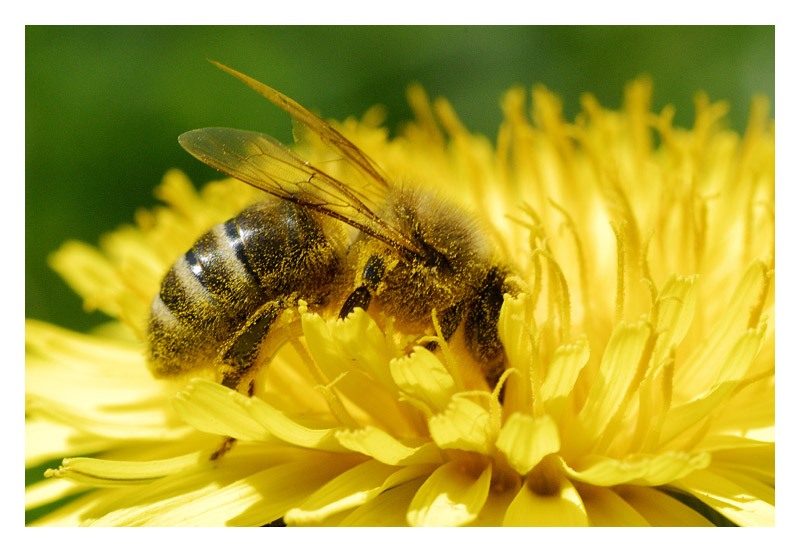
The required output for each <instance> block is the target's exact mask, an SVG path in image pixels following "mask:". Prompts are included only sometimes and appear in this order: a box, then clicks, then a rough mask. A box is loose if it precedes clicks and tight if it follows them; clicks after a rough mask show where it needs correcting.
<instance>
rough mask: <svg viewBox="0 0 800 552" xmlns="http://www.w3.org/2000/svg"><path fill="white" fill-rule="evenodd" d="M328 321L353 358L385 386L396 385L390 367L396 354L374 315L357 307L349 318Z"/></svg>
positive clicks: (356, 364) (333, 336) (341, 343)
mask: <svg viewBox="0 0 800 552" xmlns="http://www.w3.org/2000/svg"><path fill="white" fill-rule="evenodd" d="M328 325H329V327H330V329H331V337H332V338H333V340H334V341H335V342H336V343H338V344H339V346H340V347H341V349H342V352H343V353H344V355H345V356H346V357H347V358H348V359H349V360H350V362H352V363H353V364H354V365H355V366H356V367H357V368H358V369H360V370H362V371H363V372H364V373H366V374H369V376H370V377H372V378H373V379H375V381H377V382H378V383H380V384H381V386H382V387H384V388H386V389H391V390H396V389H397V386H396V385H395V383H394V380H393V379H392V374H391V371H390V370H389V363H390V361H391V360H392V358H394V356H395V355H393V354H392V351H390V349H389V343H388V342H387V338H386V335H384V333H383V332H382V331H381V329H380V328H379V327H378V324H376V323H375V321H374V320H373V319H372V317H371V316H369V315H367V313H366V312H364V311H363V310H362V309H356V310H355V311H354V312H353V313H351V314H350V315H349V316H348V317H347V318H346V319H344V320H339V319H337V320H335V321H330V322H328Z"/></svg>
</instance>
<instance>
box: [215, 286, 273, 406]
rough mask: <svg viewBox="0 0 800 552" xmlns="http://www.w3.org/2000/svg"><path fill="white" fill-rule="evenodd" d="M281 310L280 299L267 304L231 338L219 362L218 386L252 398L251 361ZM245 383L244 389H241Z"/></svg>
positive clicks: (252, 362) (255, 357) (253, 359)
mask: <svg viewBox="0 0 800 552" xmlns="http://www.w3.org/2000/svg"><path fill="white" fill-rule="evenodd" d="M284 310H286V302H285V301H283V300H281V299H276V300H274V301H269V302H267V303H266V304H264V306H262V307H261V308H260V309H258V311H256V313H255V314H254V315H253V316H251V317H250V319H249V320H248V321H247V323H246V324H245V325H244V328H243V329H242V330H241V331H239V332H238V333H237V334H236V335H235V336H234V337H233V339H232V340H231V341H230V342H229V344H228V346H227V347H226V348H225V349H224V350H223V352H222V354H221V355H220V359H219V365H220V367H221V369H220V371H221V372H222V385H224V386H225V387H230V388H231V389H234V390H236V391H242V392H246V394H247V395H248V396H252V394H253V379H252V378H253V368H254V367H255V362H256V360H257V359H258V355H259V353H260V352H261V346H262V344H263V343H264V338H265V337H266V336H267V334H268V333H269V331H270V328H271V327H272V325H273V324H274V323H275V320H277V318H278V317H279V316H280V315H281V313H282V312H283V311H284ZM245 383H247V387H246V388H245V389H242V387H243V386H244V384H245Z"/></svg>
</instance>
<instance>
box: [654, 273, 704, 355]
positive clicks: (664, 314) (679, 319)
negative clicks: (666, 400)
mask: <svg viewBox="0 0 800 552" xmlns="http://www.w3.org/2000/svg"><path fill="white" fill-rule="evenodd" d="M697 280H698V279H697V277H696V276H690V277H683V276H676V275H675V274H670V275H669V277H668V278H667V281H666V282H665V283H664V286H663V287H662V288H661V291H660V292H659V294H658V297H657V298H656V301H657V302H658V320H657V322H656V329H657V331H658V332H659V336H658V341H657V342H656V346H655V349H654V351H653V362H654V364H655V365H656V366H657V365H659V364H660V363H661V362H662V361H663V360H664V359H665V358H666V356H667V354H668V353H669V350H670V348H671V347H674V346H677V345H678V343H680V342H681V341H682V340H683V337H684V336H685V335H686V332H687V331H688V329H689V325H690V324H691V322H692V319H693V318H694V310H695V306H696V304H697Z"/></svg>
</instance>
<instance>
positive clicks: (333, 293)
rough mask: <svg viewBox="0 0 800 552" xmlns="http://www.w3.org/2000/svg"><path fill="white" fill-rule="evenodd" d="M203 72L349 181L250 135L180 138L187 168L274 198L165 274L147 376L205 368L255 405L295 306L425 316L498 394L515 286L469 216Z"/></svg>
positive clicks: (215, 233) (336, 139)
mask: <svg viewBox="0 0 800 552" xmlns="http://www.w3.org/2000/svg"><path fill="white" fill-rule="evenodd" d="M212 63H215V65H217V66H218V67H220V68H221V69H223V70H224V71H226V72H228V73H230V74H231V75H233V76H235V77H237V78H238V79H240V80H241V81H243V82H244V83H245V84H247V85H249V86H250V87H251V88H253V89H254V90H255V91H256V92H258V93H259V94H261V95H263V96H264V97H266V98H267V99H268V100H270V101H271V102H272V103H274V104H275V105H277V106H278V107H280V108H281V109H283V110H285V111H287V112H288V113H289V114H290V115H291V116H292V117H293V118H294V119H295V121H296V122H298V123H300V124H302V125H304V126H305V127H306V128H307V129H309V130H310V131H311V133H313V134H314V135H316V136H317V137H318V138H319V139H320V140H321V141H322V142H323V143H324V144H325V145H327V147H329V148H330V149H331V150H332V151H333V152H334V153H335V154H336V155H337V156H339V157H340V158H341V159H342V160H343V161H344V162H346V163H347V165H349V167H350V169H352V170H353V171H355V174H356V175H358V178H356V179H354V181H357V182H358V184H355V183H350V184H348V183H345V182H341V181H340V180H338V179H337V178H334V177H333V176H331V175H330V174H328V173H326V172H325V171H324V170H322V169H321V168H320V167H317V166H314V165H312V164H311V163H309V162H308V161H306V160H304V159H303V158H301V157H300V156H299V155H298V154H296V153H295V152H293V151H292V150H290V149H289V148H287V147H286V146H284V145H283V144H281V143H280V142H278V141H277V140H275V139H274V138H271V137H269V136H266V135H264V134H260V133H257V132H249V131H244V130H234V129H229V128H203V129H199V130H193V131H190V132H186V133H184V134H182V135H181V136H180V137H179V138H178V141H179V143H180V145H181V146H182V147H183V148H184V149H185V150H186V151H188V152H189V153H190V154H192V155H193V156H194V157H196V158H197V159H199V160H200V161H202V162H204V163H206V164H207V165H209V166H211V167H213V168H215V169H217V170H219V171H221V172H223V173H225V174H227V175H229V176H232V177H234V178H236V179H239V180H241V181H243V182H245V183H247V184H250V185H252V186H254V187H256V188H258V189H260V190H263V191H264V192H267V194H268V196H267V197H269V198H271V199H269V200H267V201H264V202H260V203H256V204H254V205H253V206H251V207H249V208H247V209H245V210H244V211H242V212H241V213H239V214H238V215H237V216H235V217H234V218H232V219H230V220H228V221H227V222H223V223H221V224H218V225H217V226H214V227H213V228H212V229H211V230H209V231H208V232H207V233H205V234H204V235H202V236H201V237H200V238H199V239H198V240H197V242H196V243H195V244H194V245H193V246H192V248H191V249H189V251H187V252H186V253H185V254H184V255H183V256H181V257H180V258H179V259H178V260H177V261H175V263H174V264H173V265H172V267H171V268H170V269H169V271H168V272H167V274H166V276H165V277H164V279H163V281H162V283H161V289H160V292H159V294H158V295H157V296H156V298H155V299H154V301H153V304H152V309H151V315H150V320H149V327H148V341H149V361H150V368H151V371H152V372H153V374H154V375H155V376H157V377H169V376H176V375H181V374H185V373H189V372H191V371H194V370H196V369H199V368H201V367H207V366H214V367H215V369H216V371H217V373H218V377H219V378H221V381H222V384H223V385H225V386H227V387H230V388H232V389H236V390H239V391H242V392H248V393H251V394H252V392H253V391H252V383H251V382H252V380H253V377H254V374H253V372H254V369H255V366H256V365H257V359H258V357H259V354H260V352H261V349H262V347H263V346H264V343H265V341H266V338H267V337H268V336H269V335H270V333H271V332H272V331H273V330H274V328H275V326H276V321H277V320H278V319H279V317H280V316H281V314H282V313H283V312H284V311H286V310H287V309H289V308H292V307H296V306H297V304H298V302H299V301H301V300H302V301H305V303H306V304H307V305H308V307H307V308H308V309H309V310H310V311H312V312H313V311H321V310H322V309H324V308H327V309H332V311H331V312H336V311H338V312H339V317H340V318H345V317H347V316H348V315H349V314H350V313H352V312H353V311H354V310H355V309H357V308H361V309H364V310H366V309H367V308H368V307H369V306H370V305H372V304H375V305H377V306H378V307H379V308H380V309H381V310H382V311H383V312H384V313H385V314H386V315H388V316H391V317H393V318H394V319H395V320H396V321H398V322H399V324H400V325H401V326H404V327H407V328H424V327H426V326H429V324H430V323H431V320H432V313H433V312H434V311H435V313H436V314H437V318H438V320H439V322H440V329H441V333H442V336H443V337H444V339H446V340H448V341H449V340H450V339H451V338H452V337H453V335H454V334H455V333H456V330H457V329H458V328H459V327H463V338H464V340H465V341H464V344H465V346H466V348H467V349H468V350H469V351H470V353H471V354H472V356H473V357H474V358H475V359H476V360H477V361H478V362H479V363H480V365H481V366H482V370H483V373H484V376H485V378H486V380H487V382H489V384H490V385H492V384H493V383H496V382H497V380H498V378H499V374H500V372H501V370H502V366H503V362H504V351H503V347H502V344H501V342H500V339H499V336H498V332H497V323H498V318H499V315H500V307H501V306H502V303H503V297H504V294H506V293H511V294H512V295H516V294H517V293H518V292H519V288H518V286H517V285H516V284H515V283H514V278H513V272H512V271H511V269H510V268H509V267H507V266H506V265H504V264H502V263H500V262H499V261H498V258H497V254H496V252H495V249H494V248H493V247H492V245H491V244H490V242H489V241H488V240H487V238H486V233H485V232H482V231H481V229H480V227H479V225H478V224H477V222H476V220H475V217H474V216H473V215H471V214H470V213H469V212H467V211H465V210H463V209H461V208H459V207H457V206H455V205H453V204H452V203H451V202H448V201H446V200H444V199H442V198H439V197H436V196H435V195H434V194H433V193H432V192H431V191H430V190H426V189H424V188H420V187H413V186H409V185H396V184H395V183H393V182H391V181H390V180H389V179H388V178H387V177H385V176H384V173H383V171H382V170H381V169H380V168H379V167H378V166H377V165H376V164H375V163H374V162H373V161H372V160H371V159H370V158H369V157H368V156H367V155H366V154H365V153H364V152H362V151H361V150H360V149H359V148H358V147H356V146H355V145H354V144H353V143H351V142H350V141H349V140H347V139H346V138H345V137H344V136H342V134H340V133H339V132H338V131H336V130H335V129H334V128H333V127H331V126H330V125H329V124H328V123H326V122H325V121H323V120H322V119H320V118H319V117H317V116H316V115H314V114H312V113H311V112H310V111H308V110H307V109H306V108H304V107H302V106H301V105H300V104H298V103H297V102H295V101H294V100H292V99H290V98H288V97H287V96H285V95H283V94H281V93H280V92H278V91H276V90H274V89H272V88H270V87H269V86H266V85H264V84H262V83H260V82H258V81H256V80H254V79H252V78H250V77H247V76H246V75H244V74H242V73H239V72H238V71H235V70H233V69H230V68H228V67H226V66H224V65H222V64H219V63H216V62H212ZM348 229H349V230H348ZM428 347H429V348H430V349H435V347H436V342H435V341H433V342H430V343H429V344H428ZM248 385H249V386H250V387H249V388H248Z"/></svg>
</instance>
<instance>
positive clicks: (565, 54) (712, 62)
mask: <svg viewBox="0 0 800 552" xmlns="http://www.w3.org/2000/svg"><path fill="white" fill-rule="evenodd" d="M25 42H26V44H25V127H26V128H25V130H26V133H25V311H26V316H27V317H33V318H39V319H44V320H48V321H51V322H55V323H57V324H60V325H63V326H67V327H70V328H74V329H80V330H83V329H87V328H89V327H91V326H93V325H95V324H98V323H100V322H102V321H103V320H104V318H103V317H102V316H101V315H99V314H96V313H95V314H91V315H90V314H84V313H83V312H82V309H81V302H80V299H79V298H78V297H77V296H76V295H75V294H74V293H72V292H71V290H69V288H67V286H66V285H65V284H63V283H62V282H61V280H60V279H59V278H58V277H57V276H56V275H55V274H54V273H53V272H52V271H51V270H50V269H49V268H48V267H47V264H46V258H47V254H48V253H49V252H51V251H53V250H54V249H56V248H57V247H58V246H59V245H60V244H61V243H62V242H63V241H64V240H66V239H70V238H75V239H80V240H84V241H86V242H89V243H96V242H97V239H98V237H99V236H100V235H101V234H102V233H104V232H107V231H110V230H113V229H114V228H115V227H116V226H118V225H119V224H121V223H124V222H130V221H132V217H133V213H134V211H135V209H136V208H137V207H140V206H151V205H153V204H155V200H154V199H153V196H152V190H153V187H154V186H155V185H157V184H158V183H159V181H160V180H161V177H162V175H163V174H164V172H165V171H166V170H167V169H169V168H172V167H179V168H181V169H183V170H184V171H185V172H187V173H188V174H189V176H190V177H191V178H192V180H193V181H194V182H195V184H202V183H204V182H206V181H208V180H210V179H213V178H217V177H218V173H215V172H214V171H212V170H211V169H208V168H206V167H204V166H203V165H202V164H200V163H199V162H197V161H195V160H194V159H193V158H191V157H190V156H189V155H188V154H186V153H184V152H183V151H182V150H181V148H180V147H179V146H178V142H177V140H176V138H177V136H178V135H179V134H180V133H181V132H183V131H186V130H189V129H193V128H197V127H203V126H229V127H234V128H247V129H251V130H261V131H265V132H267V133H269V134H272V135H274V136H275V137H276V138H278V139H280V140H282V141H290V140H291V125H290V123H289V119H288V117H287V116H286V115H285V114H283V113H282V112H280V111H279V110H277V109H275V108H274V107H272V106H271V105H269V104H268V102H266V101H265V100H263V99H261V98H260V97H258V96H257V95H256V94H254V93H253V92H251V91H250V90H248V89H247V88H246V87H245V86H244V85H242V84H240V83H238V82H237V81H235V80H234V79H232V78H231V77H230V76H228V75H226V74H224V73H223V72H222V71H219V70H218V69H216V68H214V67H213V66H212V65H211V64H209V63H208V62H206V58H212V59H216V60H218V61H221V62H223V63H225V64H227V65H230V66H231V67H233V68H235V69H238V70H240V71H242V72H244V73H246V74H248V75H250V76H252V77H254V78H256V79H258V80H261V81H263V82H266V83H267V84H269V85H271V86H273V87H275V88H277V89H278V90H280V91H282V92H284V93H286V94H288V95H289V96H291V97H292V98H294V99H296V100H298V101H299V102H300V103H302V104H303V105H305V106H307V107H309V108H312V109H313V110H315V111H317V112H319V113H321V114H322V115H323V117H325V118H335V119H342V118H344V117H346V116H348V115H361V114H363V112H364V111H365V110H366V109H367V108H368V107H370V106H372V105H374V104H383V105H384V106H386V107H387V110H388V120H387V124H388V125H389V128H390V129H395V128H397V125H398V123H399V122H401V121H403V120H407V119H408V118H410V116H411V113H410V110H409V109H408V107H407V105H406V103H405V89H406V86H407V85H408V84H409V83H410V82H412V81H416V82H419V83H421V84H422V85H423V86H424V87H425V89H426V90H427V92H428V93H429V94H430V95H431V96H432V97H435V96H444V97H446V98H448V99H449V100H450V102H451V103H452V104H453V105H454V107H455V109H456V111H457V113H458V115H459V116H460V117H461V119H462V121H463V122H464V123H465V124H466V125H467V127H468V128H469V129H471V130H472V131H474V132H479V133H482V134H485V135H487V136H489V137H490V138H492V139H494V137H495V135H496V131H497V127H498V125H499V123H500V120H501V113H500V108H499V100H500V97H501V95H502V93H503V92H504V91H505V90H507V89H508V88H509V87H511V86H513V85H524V86H526V87H530V86H531V85H533V84H535V83H542V84H544V85H546V86H547V87H548V88H550V89H551V90H553V91H554V92H556V93H558V94H559V95H560V96H561V98H562V100H563V102H564V111H565V113H566V115H567V117H568V118H572V117H573V116H574V115H575V113H576V112H577V111H578V99H579V97H580V94H581V93H582V92H585V91H590V92H592V93H593V94H594V95H595V96H597V98H598V99H599V100H600V101H601V102H602V103H603V104H604V105H606V106H608V107H614V108H616V107H619V105H620V103H621V98H622V88H623V86H624V84H625V83H626V82H627V81H629V80H631V79H633V78H634V77H636V76H638V75H640V74H642V73H646V74H649V75H650V76H651V77H652V78H653V81H654V84H655V96H654V108H655V109H656V110H660V109H661V108H662V107H663V106H664V105H665V104H667V103H671V104H673V105H675V106H676V108H677V116H676V123H677V124H679V125H681V126H688V125H690V124H691V123H692V120H693V115H694V108H693V103H692V98H693V95H694V93H695V92H697V91H698V90H705V91H706V92H707V93H708V94H709V96H710V97H711V99H712V100H719V99H725V100H728V101H730V102H731V105H732V109H731V111H730V115H729V121H730V124H731V126H732V127H733V128H735V129H737V130H739V131H741V130H743V129H744V126H745V123H746V119H747V112H748V108H749V103H750V98H751V97H752V95H753V94H756V93H763V94H766V95H767V97H769V99H770V101H771V102H773V104H774V96H775V29H774V27H698V26H692V27H616V26H603V27H164V26H162V27H27V28H26V33H25ZM773 113H774V111H773Z"/></svg>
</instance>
